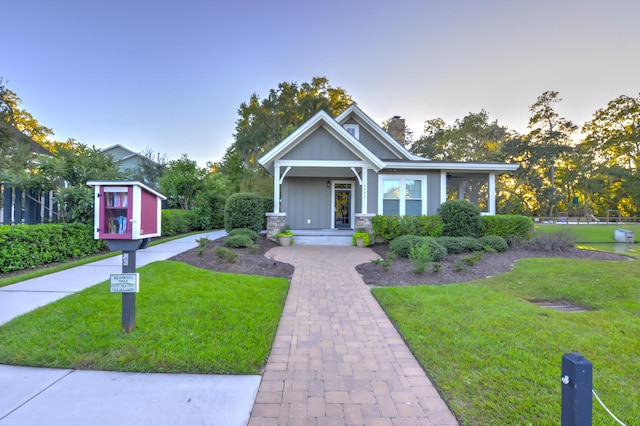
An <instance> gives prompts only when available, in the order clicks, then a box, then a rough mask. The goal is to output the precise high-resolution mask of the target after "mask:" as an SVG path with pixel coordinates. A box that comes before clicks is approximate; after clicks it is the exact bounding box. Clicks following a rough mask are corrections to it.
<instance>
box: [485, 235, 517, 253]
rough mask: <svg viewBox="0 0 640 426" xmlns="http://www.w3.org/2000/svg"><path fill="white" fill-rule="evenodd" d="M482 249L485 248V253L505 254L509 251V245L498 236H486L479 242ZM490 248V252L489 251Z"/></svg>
mask: <svg viewBox="0 0 640 426" xmlns="http://www.w3.org/2000/svg"><path fill="white" fill-rule="evenodd" d="M478 241H479V242H480V244H482V247H484V249H485V251H491V250H493V251H496V252H503V251H507V249H508V248H509V245H508V244H507V240H505V239H504V238H502V237H499V236H497V235H485V236H484V237H480V239H479V240H478ZM487 248H489V250H487Z"/></svg>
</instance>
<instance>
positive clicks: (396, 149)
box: [336, 104, 426, 160]
mask: <svg viewBox="0 0 640 426" xmlns="http://www.w3.org/2000/svg"><path fill="white" fill-rule="evenodd" d="M352 116H355V117H357V118H359V119H360V120H362V121H363V122H364V123H365V124H366V125H367V127H369V129H370V130H371V131H373V133H375V134H376V135H378V137H379V139H380V140H381V141H382V142H383V144H384V145H386V147H387V148H389V149H390V150H391V151H392V152H393V153H394V154H395V155H396V156H397V157H398V158H402V157H404V158H406V159H407V160H417V159H420V160H426V159H425V158H423V157H418V156H416V155H413V154H412V153H410V152H409V151H408V150H407V149H406V148H405V147H404V146H402V145H401V144H400V143H398V141H397V140H395V139H394V138H392V137H391V135H389V134H388V133H387V132H385V131H384V130H383V129H382V127H380V126H379V125H378V124H376V122H375V121H373V120H372V119H371V117H369V116H368V115H367V114H365V113H364V112H363V111H362V110H361V109H360V108H358V106H357V105H356V104H352V105H351V106H349V107H348V108H347V109H346V110H345V111H344V112H343V113H342V114H340V115H338V116H337V117H336V121H337V122H338V123H344V122H345V121H346V120H347V119H348V118H349V117H352Z"/></svg>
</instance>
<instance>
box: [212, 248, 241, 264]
mask: <svg viewBox="0 0 640 426" xmlns="http://www.w3.org/2000/svg"><path fill="white" fill-rule="evenodd" d="M213 255H214V256H216V257H218V258H220V259H222V260H223V261H225V262H227V263H236V262H237V261H238V258H239V257H240V255H239V254H238V253H236V252H235V251H233V250H229V249H228V248H225V247H220V246H218V247H214V248H213Z"/></svg>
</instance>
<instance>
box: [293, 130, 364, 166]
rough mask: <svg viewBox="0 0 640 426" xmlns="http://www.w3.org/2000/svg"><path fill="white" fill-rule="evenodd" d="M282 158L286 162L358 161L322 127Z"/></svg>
mask: <svg viewBox="0 0 640 426" xmlns="http://www.w3.org/2000/svg"><path fill="white" fill-rule="evenodd" d="M282 158H283V159H286V160H337V161H347V160H355V161H359V160H360V158H358V157H357V156H356V155H355V154H354V153H352V152H351V151H349V150H348V149H347V148H346V147H345V146H344V145H343V144H341V143H340V142H338V141H337V140H336V139H335V138H334V137H333V136H331V134H330V133H329V132H327V131H326V130H325V129H324V128H323V127H320V128H318V129H317V130H316V131H315V132H313V133H312V134H311V135H309V136H308V137H307V138H306V139H305V140H304V141H303V142H301V143H300V144H298V145H297V146H296V147H294V148H293V149H292V150H291V151H289V152H288V153H287V154H286V155H284V156H283V157H282Z"/></svg>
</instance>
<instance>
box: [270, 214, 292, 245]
mask: <svg viewBox="0 0 640 426" xmlns="http://www.w3.org/2000/svg"><path fill="white" fill-rule="evenodd" d="M266 216H267V238H269V239H270V240H273V241H277V240H278V239H277V238H276V234H277V233H278V232H280V229H282V228H283V227H284V226H285V225H286V224H287V214H286V213H267V214H266Z"/></svg>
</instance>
